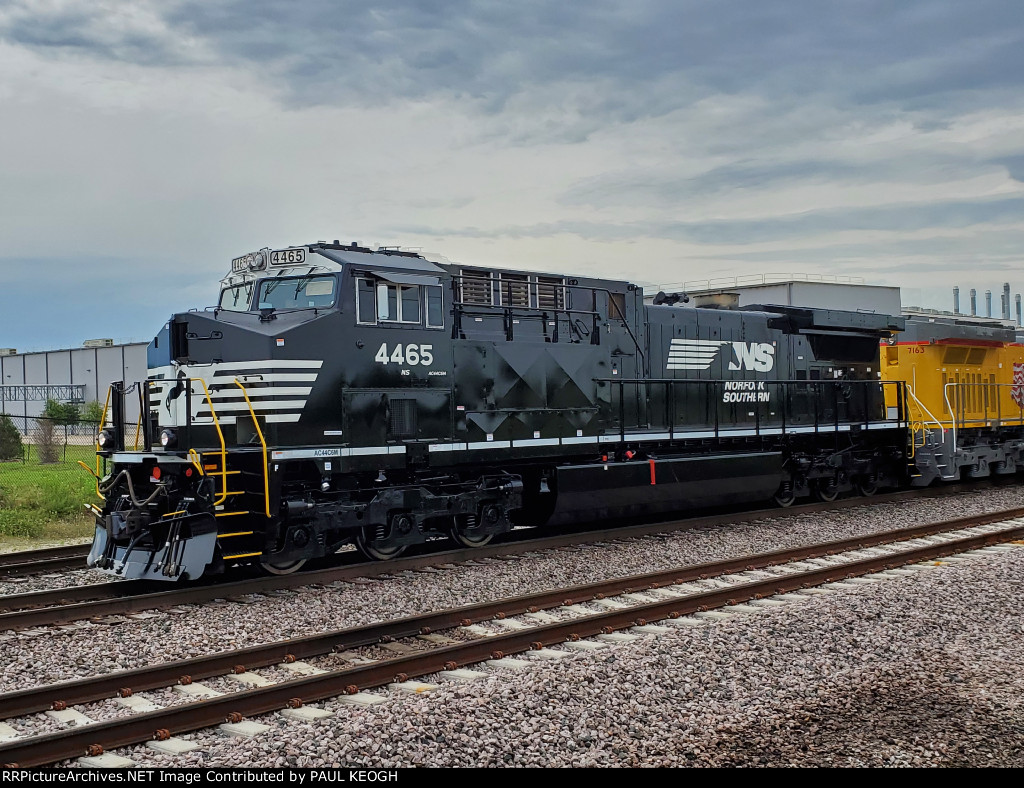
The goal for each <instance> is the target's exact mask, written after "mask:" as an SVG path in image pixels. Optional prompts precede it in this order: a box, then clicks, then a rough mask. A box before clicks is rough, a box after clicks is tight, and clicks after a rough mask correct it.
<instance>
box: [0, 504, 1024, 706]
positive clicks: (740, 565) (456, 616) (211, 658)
mask: <svg viewBox="0 0 1024 788" xmlns="http://www.w3.org/2000/svg"><path fill="white" fill-rule="evenodd" d="M1019 511H1020V515H1021V516H1022V517H1024V509H1021V510H1019ZM1001 519H1003V518H998V519H997V520H996V521H999V520H1001ZM989 522H992V520H991V519H990V517H989V516H987V515H984V516H975V517H971V518H963V519H960V520H953V521H948V522H941V523H927V524H925V525H919V526H912V527H910V528H901V529H898V530H895V531H888V532H885V533H879V534H872V535H871V536H868V537H855V538H852V539H839V540H834V541H830V542H823V543H821V544H817V545H809V546H802V547H795V548H787V549H785V550H776V551H772V552H768V553H756V554H753V555H746V556H741V557H739V558H731V559H727V560H725V561H715V562H710V563H703V564H694V565H690V566H686V567H679V568H675V569H667V570H662V571H658V572H649V573H644V574H640V575H630V576H627V577H621V578H613V579H611V580H603V581H600V582H596V583H587V584H584V585H578V586H573V587H570V588H566V589H556V590H553V591H544V592H541V593H537V594H528V595H525V596H522V597H515V598H509V599H501V600H497V601H493V602H484V603H480V604H475V605H467V606H464V607H459V608H454V609H451V610H446V611H441V612H435V613H428V614H423V615H416V616H408V617H403V618H399V619H394V620H391V621H386V622H380V623H375V624H368V625H365V626H361V627H355V628H352V629H341V630H334V631H331V632H324V633H320V634H317V635H307V636H301V637H295V638H291V639H288V640H284V641H279V642H274V643H265V644H260V645H257V646H249V647H247V648H242V649H236V650H231V651H223V652H217V653H214V654H209V655H206V656H202V657H194V658H192V659H188V660H182V661H177V662H173V663H164V664H157V665H151V666H148V667H145V668H138V669H135V670H128V671H118V672H116V673H113V674H107V675H104V676H96V677H90V678H84V679H75V680H73V681H66V682H60V683H57V684H49V685H46V686H40V687H32V688H29V689H25V690H18V691H15V692H7V693H4V694H3V695H0V715H2V716H0V718H7V717H15V716H20V715H24V714H31V713H33V712H38V711H45V710H47V709H50V708H54V704H55V703H62V704H64V705H67V706H71V705H75V704H80V703H89V702H92V701H96V700H104V699H106V698H110V697H113V696H114V695H116V694H119V693H122V694H123V691H125V690H130V691H131V692H140V691H144V690H149V689H154V688H157V687H166V686H168V685H170V684H174V683H175V682H176V681H177V680H178V679H179V678H180V677H181V676H186V675H187V676H190V677H192V678H200V679H202V678H209V677H210V676H218V675H224V674H226V673H231V672H239V673H240V672H242V671H243V670H248V669H252V668H261V667H266V666H268V665H274V664H277V663H280V662H282V661H285V660H286V658H287V657H289V656H292V657H295V658H296V659H305V658H308V657H314V656H320V655H323V654H329V653H331V652H332V651H338V650H342V651H344V650H347V649H351V648H358V647H360V646H367V645H372V644H375V643H379V642H382V641H383V642H386V641H387V640H393V639H398V638H408V637H415V636H416V635H421V634H424V633H425V632H434V631H437V630H438V629H446V628H450V627H455V626H465V625H467V624H475V623H478V622H480V621H487V620H490V619H493V618H495V617H508V616H516V615H521V614H522V613H527V612H536V610H537V609H541V608H551V607H558V606H560V605H569V604H576V603H579V602H587V601H592V600H594V599H599V598H601V597H603V596H607V595H609V594H622V593H629V592H634V591H644V590H649V589H652V588H664V587H666V586H670V585H673V584H678V583H686V582H690V581H693V580H699V579H704V578H708V577H715V576H721V575H727V574H730V573H733V572H736V571H744V570H746V571H749V570H753V569H763V568H767V567H770V566H778V565H780V564H786V563H789V562H792V561H799V560H807V559H810V558H820V557H823V556H829V555H834V554H836V553H843V552H847V551H850V550H857V549H867V548H870V547H874V546H876V545H882V544H892V543H893V542H900V541H907V540H910V539H918V538H921V537H923V536H930V535H933V534H938V533H945V532H948V531H951V530H953V531H955V530H962V529H964V528H970V527H971V526H976V525H984V524H988V523H989Z"/></svg>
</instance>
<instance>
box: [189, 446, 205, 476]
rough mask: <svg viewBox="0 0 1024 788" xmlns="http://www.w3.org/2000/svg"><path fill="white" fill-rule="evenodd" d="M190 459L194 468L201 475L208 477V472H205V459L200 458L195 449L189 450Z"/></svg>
mask: <svg viewBox="0 0 1024 788" xmlns="http://www.w3.org/2000/svg"><path fill="white" fill-rule="evenodd" d="M188 458H189V460H190V461H191V462H192V465H193V467H194V468H195V469H196V470H197V471H199V475H200V476H206V472H205V471H204V470H203V458H202V457H200V456H199V452H197V451H196V450H195V449H189V450H188Z"/></svg>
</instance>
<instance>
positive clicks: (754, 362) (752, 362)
mask: <svg viewBox="0 0 1024 788" xmlns="http://www.w3.org/2000/svg"><path fill="white" fill-rule="evenodd" d="M732 350H733V352H734V353H735V354H736V361H730V362H729V369H730V370H732V371H734V372H735V371H736V370H739V369H750V370H753V371H754V372H771V370H772V368H773V367H774V366H775V347H774V346H773V345H769V344H768V343H767V342H754V343H751V344H749V345H748V344H747V343H746V342H733V343H732Z"/></svg>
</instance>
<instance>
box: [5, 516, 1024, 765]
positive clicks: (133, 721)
mask: <svg viewBox="0 0 1024 788" xmlns="http://www.w3.org/2000/svg"><path fill="white" fill-rule="evenodd" d="M1021 535H1024V525H1019V526H1017V527H1014V528H1012V529H1007V530H1003V531H1000V532H996V533H988V534H982V535H977V536H971V537H967V538H964V539H958V540H953V541H949V542H944V543H942V544H939V545H929V546H928V547H919V548H914V549H911V550H907V551H904V552H902V553H898V554H889V555H884V556H877V557H872V558H868V559H864V560H861V561H854V562H850V563H844V564H842V565H837V566H832V567H825V568H821V569H814V570H811V571H808V572H801V573H795V574H792V575H786V576H782V577H773V578H770V579H767V580H762V581H756V582H751V583H744V584H742V585H736V586H731V587H729V588H723V589H717V590H713V591H709V592H707V593H703V594H695V595H693V596H688V597H680V598H678V599H672V600H666V601H659V602H651V603H646V604H640V605H637V606H635V607H630V608H627V609H624V610H612V611H608V612H605V613H596V614H594V615H592V616H587V617H585V618H578V619H574V620H572V621H565V622H558V623H554V624H545V625H539V626H537V627H535V628H532V629H530V630H527V631H523V632H512V633H509V634H498V635H494V636H492V637H488V638H481V639H480V640H476V641H471V642H468V643H459V644H456V645H451V646H441V647H438V648H436V649H432V650H430V651H427V652H424V653H420V654H414V655H406V656H400V657H396V658H394V659H390V660H384V661H380V662H375V663H372V664H370V665H365V666H357V667H352V668H346V669H342V670H336V671H329V672H326V673H322V674H319V675H316V676H311V677H307V678H300V679H294V680H291V681H286V682H281V683H278V684H274V685H271V686H269V687H264V688H257V689H252V690H244V691H242V692H237V693H232V694H230V695H225V696H221V697H215V698H209V699H206V700H203V701H199V702H196V703H189V704H184V705H178V706H173V707H170V708H167V709H161V710H159V711H153V712H147V713H143V714H135V715H129V716H127V717H122V718H118V719H115V720H110V721H107V722H97V723H94V724H91V725H87V726H83V727H79V728H75V729H72V730H67V731H60V732H58V733H53V734H47V735H44V736H37V737H33V738H32V739H29V740H26V741H12V742H8V743H5V744H0V761H2V762H4V763H5V764H6V765H13V766H18V767H31V766H41V765H45V764H52V763H56V762H58V761H61V760H65V759H68V758H73V757H75V756H78V755H81V754H86V753H89V752H101V751H103V750H109V749H112V748H115V747H122V746H126V745H131V744H139V743H142V742H145V741H148V740H150V739H153V738H163V737H165V736H166V735H169V734H173V733H181V732H185V731H191V730H196V729H199V728H204V727H208V726H210V725H214V724H216V723H219V722H222V721H225V720H232V719H234V720H237V719H240V718H241V717H246V716H253V715H257V714H265V713H268V712H272V711H278V710H281V709H284V708H288V707H292V708H296V707H298V706H301V705H303V704H304V703H307V702H309V701H317V700H323V699H324V698H329V697H334V696H337V695H339V694H344V693H346V692H349V693H352V692H357V691H359V690H360V689H368V688H372V687H378V686H381V685H383V684H386V683H389V682H392V681H405V680H407V679H408V678H409V677H416V676H423V675H426V674H430V673H435V672H438V671H441V670H452V669H454V668H456V667H458V666H460V665H466V664H472V663H475V662H480V661H482V660H485V659H491V658H498V657H501V656H505V655H506V654H512V653H518V652H522V651H527V650H530V649H539V648H543V647H545V646H550V645H554V644H558V643H564V642H565V641H567V640H578V639H580V638H584V637H591V636H593V635H597V634H601V633H605V632H611V631H614V630H616V629H622V628H625V627H630V626H635V625H640V624H645V623H647V622H648V621H652V620H659V619H666V618H677V617H679V616H681V615H686V614H688V613H693V612H698V611H701V610H707V609H708V608H712V607H720V606H723V605H727V604H737V603H739V602H742V601H746V600H750V599H756V598H761V597H764V596H772V595H775V594H780V593H787V592H790V591H796V590H800V589H802V588H806V587H809V586H813V585H819V584H822V583H829V582H833V581H835V580H836V579H842V578H850V577H856V576H859V575H864V574H870V573H873V572H877V571H879V570H881V569H884V568H893V567H896V566H900V565H903V564H908V563H917V562H920V561H926V560H929V559H934V558H939V557H942V556H946V555H949V554H951V553H959V552H965V551H968V550H973V549H977V548H979V547H984V546H987V545H989V544H993V543H997V542H1004V541H1007V540H1008V539H1013V538H1016V537H1019V536H1021Z"/></svg>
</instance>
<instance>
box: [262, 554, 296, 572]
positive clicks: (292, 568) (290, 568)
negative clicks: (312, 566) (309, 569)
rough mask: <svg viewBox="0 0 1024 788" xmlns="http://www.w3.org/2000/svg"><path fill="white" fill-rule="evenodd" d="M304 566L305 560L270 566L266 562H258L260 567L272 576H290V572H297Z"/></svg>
mask: <svg viewBox="0 0 1024 788" xmlns="http://www.w3.org/2000/svg"><path fill="white" fill-rule="evenodd" d="M305 564H306V559H305V558H300V559H298V560H297V561H292V562H290V563H286V564H271V563H268V562H266V561H260V566H262V567H263V568H264V569H265V570H266V571H268V572H270V574H272V575H290V574H291V573H292V572H298V571H299V570H300V569H302V567H303V566H304V565H305Z"/></svg>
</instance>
